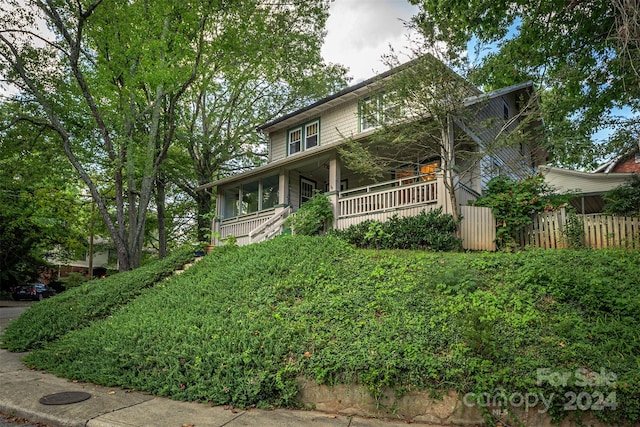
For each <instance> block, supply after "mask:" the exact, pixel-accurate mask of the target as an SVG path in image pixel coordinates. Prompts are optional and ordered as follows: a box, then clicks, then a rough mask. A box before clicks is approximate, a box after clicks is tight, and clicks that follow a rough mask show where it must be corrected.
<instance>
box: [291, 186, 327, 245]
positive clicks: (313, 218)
mask: <svg viewBox="0 0 640 427" xmlns="http://www.w3.org/2000/svg"><path fill="white" fill-rule="evenodd" d="M332 222H333V207H332V205H331V201H330V200H329V197H328V196H326V195H325V194H322V193H316V194H314V196H313V197H312V198H311V199H309V200H308V201H307V202H305V203H304V204H303V205H302V206H300V209H298V211H297V212H295V213H293V214H292V215H290V216H289V217H288V218H287V220H286V222H285V225H286V226H288V227H291V228H292V229H293V232H294V233H295V234H300V235H303V236H313V235H317V234H322V233H325V232H326V231H327V229H328V228H329V227H330V226H331V223H332Z"/></svg>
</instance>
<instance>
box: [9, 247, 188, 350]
mask: <svg viewBox="0 0 640 427" xmlns="http://www.w3.org/2000/svg"><path fill="white" fill-rule="evenodd" d="M190 260H191V261H193V251H192V250H191V249H186V250H179V251H175V252H174V253H173V254H171V255H170V256H168V257H166V258H164V259H162V260H159V261H156V262H151V263H149V264H146V265H144V266H142V267H140V268H137V269H135V270H132V271H127V272H124V273H118V274H115V275H112V276H109V277H107V278H105V279H96V280H91V281H88V282H86V283H84V284H83V285H80V286H77V287H74V288H72V289H69V290H67V291H65V292H63V293H61V294H58V295H56V296H55V297H53V298H47V299H45V300H44V301H41V302H40V303H38V304H35V305H33V306H31V307H30V308H29V310H27V311H26V312H24V313H23V314H22V316H20V317H19V318H18V319H16V320H15V321H13V322H11V323H10V324H9V325H8V326H7V328H6V329H5V331H4V335H3V336H2V342H1V344H2V347H3V348H7V349H8V350H9V351H29V350H33V349H36V348H40V347H42V346H44V345H45V344H46V343H48V342H51V341H55V340H57V339H58V338H60V337H62V336H63V335H65V334H66V333H68V332H69V331H72V330H75V329H81V328H84V327H86V326H88V325H89V324H90V323H91V322H92V321H94V320H97V319H102V318H105V317H107V316H109V315H111V314H113V313H115V312H116V311H117V310H119V309H120V308H121V307H122V306H124V305H126V304H128V303H129V302H131V301H132V300H133V299H135V298H136V297H137V296H139V295H140V294H141V293H142V292H143V291H144V290H145V289H147V288H149V287H152V286H154V285H155V284H156V283H157V282H159V281H160V280H162V279H163V278H165V277H167V276H168V275H170V274H172V273H173V271H174V270H176V269H178V268H180V267H182V266H183V265H184V264H185V263H186V262H188V261H190Z"/></svg>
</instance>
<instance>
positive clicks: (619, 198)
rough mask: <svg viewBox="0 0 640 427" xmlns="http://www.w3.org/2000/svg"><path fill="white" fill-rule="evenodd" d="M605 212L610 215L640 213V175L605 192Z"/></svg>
mask: <svg viewBox="0 0 640 427" xmlns="http://www.w3.org/2000/svg"><path fill="white" fill-rule="evenodd" d="M603 199H604V200H605V202H606V204H605V206H604V212H605V213H606V214H609V215H640V177H638V176H637V175H634V176H633V178H632V179H631V180H630V181H629V182H627V183H626V184H623V185H621V186H619V187H617V188H614V189H613V190H611V191H609V192H607V193H605V194H604V196H603Z"/></svg>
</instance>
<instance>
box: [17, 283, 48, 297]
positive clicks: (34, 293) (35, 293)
mask: <svg viewBox="0 0 640 427" xmlns="http://www.w3.org/2000/svg"><path fill="white" fill-rule="evenodd" d="M55 294H56V291H55V290H53V289H52V288H50V287H48V286H47V285H45V284H44V283H33V284H31V285H22V286H18V287H17V288H15V289H14V290H13V294H12V296H13V299H14V300H16V301H18V300H21V299H30V300H33V301H41V300H43V299H45V298H49V297H52V296H54V295H55Z"/></svg>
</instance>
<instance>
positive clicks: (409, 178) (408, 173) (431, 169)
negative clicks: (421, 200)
mask: <svg viewBox="0 0 640 427" xmlns="http://www.w3.org/2000/svg"><path fill="white" fill-rule="evenodd" d="M439 167H440V162H438V161H433V162H429V163H421V164H419V165H418V166H417V167H416V166H411V167H407V168H403V169H398V170H396V179H400V180H402V181H400V185H409V184H413V183H414V182H416V177H418V176H419V177H420V181H432V180H434V179H436V172H437V171H438V168H439ZM405 178H406V179H405Z"/></svg>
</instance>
